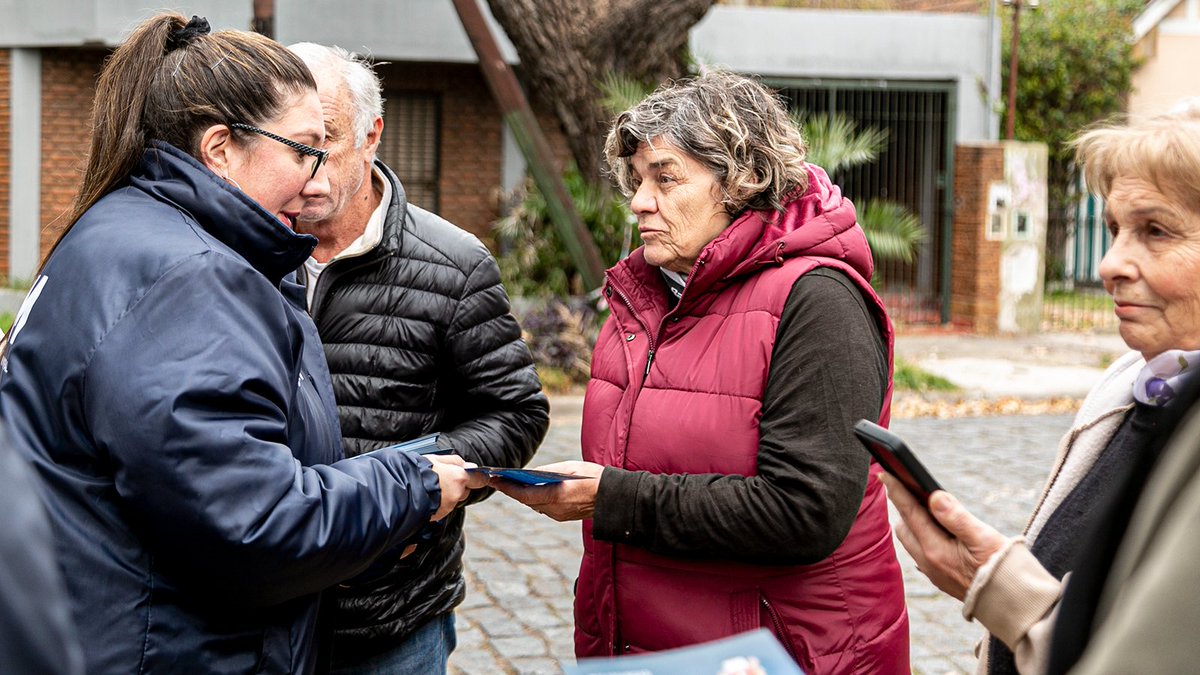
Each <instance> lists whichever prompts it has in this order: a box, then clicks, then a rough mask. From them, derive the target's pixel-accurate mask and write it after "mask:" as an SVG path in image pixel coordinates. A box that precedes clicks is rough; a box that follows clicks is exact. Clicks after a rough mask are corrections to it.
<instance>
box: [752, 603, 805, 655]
mask: <svg viewBox="0 0 1200 675" xmlns="http://www.w3.org/2000/svg"><path fill="white" fill-rule="evenodd" d="M759 602H761V603H762V606H763V609H765V610H767V616H769V617H771V624H772V625H773V626H774V627H775V635H776V636H778V637H779V642H780V643H781V644H782V645H783V648H784V649H785V650H787V653H788V656H790V657H792V660H793V661H795V662H796V663H799V661H798V660H797V659H796V651H795V649H793V648H792V640H791V638H789V637H788V634H787V631H785V630H784V627H783V619H780V618H779V615H778V614H776V613H775V608H774V607H772V606H771V603H769V602H767V598H766V597H764V596H761V595H760V596H759Z"/></svg>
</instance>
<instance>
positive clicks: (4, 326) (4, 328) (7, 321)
mask: <svg viewBox="0 0 1200 675" xmlns="http://www.w3.org/2000/svg"><path fill="white" fill-rule="evenodd" d="M16 318H17V317H15V316H13V313H12V312H0V332H4V333H7V332H8V329H9V328H12V323H13V320H14V319H16Z"/></svg>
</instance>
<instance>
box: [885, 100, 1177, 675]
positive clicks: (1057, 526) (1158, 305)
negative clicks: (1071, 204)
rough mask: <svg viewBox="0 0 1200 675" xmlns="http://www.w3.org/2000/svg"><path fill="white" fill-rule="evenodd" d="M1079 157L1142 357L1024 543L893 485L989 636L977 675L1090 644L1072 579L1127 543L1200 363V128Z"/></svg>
mask: <svg viewBox="0 0 1200 675" xmlns="http://www.w3.org/2000/svg"><path fill="white" fill-rule="evenodd" d="M1075 147H1076V150H1077V160H1078V164H1079V166H1081V167H1082V168H1083V172H1084V175H1085V176H1086V178H1087V182H1088V185H1089V186H1090V187H1091V188H1092V189H1093V190H1094V191H1096V192H1097V193H1098V194H1100V195H1101V196H1103V197H1104V198H1105V200H1106V205H1105V210H1104V217H1105V220H1106V221H1107V223H1108V229H1109V232H1110V233H1111V235H1112V246H1111V248H1110V249H1109V250H1108V252H1107V253H1106V254H1105V256H1104V260H1103V262H1102V263H1101V264H1100V276H1101V277H1102V278H1103V280H1104V288H1105V290H1107V291H1108V293H1109V294H1110V295H1112V296H1113V300H1115V302H1116V315H1117V318H1118V319H1119V320H1120V332H1121V337H1122V338H1123V339H1124V340H1125V343H1126V344H1127V345H1129V347H1130V348H1131V349H1132V350H1133V351H1132V352H1130V353H1129V354H1127V355H1126V356H1124V357H1122V358H1120V359H1118V360H1117V361H1116V362H1115V363H1113V364H1112V366H1111V367H1109V369H1108V371H1107V372H1106V373H1105V374H1104V376H1103V378H1102V379H1101V381H1100V383H1099V384H1097V385H1096V387H1094V388H1093V390H1092V391H1091V392H1090V393H1089V394H1088V397H1087V398H1086V399H1085V400H1084V402H1083V405H1082V406H1081V408H1080V410H1079V412H1078V414H1077V415H1076V417H1075V421H1074V423H1073V424H1072V426H1071V430H1070V431H1068V432H1067V434H1066V436H1064V437H1063V439H1062V442H1061V443H1060V445H1059V452H1058V458H1057V460H1056V461H1055V464H1054V469H1053V471H1052V472H1051V474H1050V478H1049V480H1048V481H1047V483H1046V485H1045V488H1044V489H1043V493H1042V496H1041V498H1040V499H1039V502H1038V506H1037V508H1036V509H1035V511H1034V513H1033V515H1032V516H1031V517H1030V520H1029V524H1028V525H1027V527H1026V529H1025V533H1024V535H1023V536H1021V537H1005V536H1003V535H1001V534H1000V533H999V532H997V531H996V530H994V529H993V528H991V527H989V526H988V525H986V524H984V523H982V522H980V521H979V520H977V519H976V518H974V517H973V516H972V515H971V514H970V513H968V512H967V511H966V509H964V508H963V507H962V505H961V504H960V503H959V502H958V501H957V500H956V499H954V498H953V497H952V496H951V495H949V494H947V493H945V492H942V491H939V492H935V493H934V494H933V496H932V497H931V498H930V500H929V511H926V510H925V509H924V508H923V507H921V506H920V505H919V504H918V503H917V502H916V500H915V499H914V498H913V496H912V495H911V494H910V493H908V492H907V491H906V490H905V489H904V488H903V487H902V486H901V485H900V484H899V483H897V482H896V481H894V480H892V479H891V478H890V477H886V476H885V477H884V482H885V483H886V484H887V488H888V494H889V496H890V497H891V499H892V501H893V502H894V503H895V504H896V507H897V508H898V510H899V513H900V515H901V517H902V518H903V519H904V525H901V526H899V527H898V528H897V533H898V535H899V537H900V540H901V542H902V543H903V544H904V547H905V548H906V549H908V551H909V553H911V554H912V556H913V558H915V559H916V561H917V565H918V568H919V569H920V570H921V571H922V572H924V573H925V575H926V576H928V577H929V578H930V580H931V581H933V583H934V584H935V585H936V586H937V587H938V588H940V589H942V590H943V591H945V592H946V593H948V594H950V595H952V596H954V597H956V598H959V599H960V600H963V601H964V606H963V614H964V616H966V617H967V618H975V619H978V620H979V621H980V623H982V624H983V625H984V627H986V628H987V629H988V631H989V632H990V636H989V638H988V639H987V640H985V642H984V643H983V646H982V649H981V653H980V656H981V660H980V668H979V670H980V671H981V672H988V673H1011V672H1022V673H1033V672H1037V673H1040V672H1046V670H1047V667H1050V671H1051V672H1065V670H1066V668H1067V667H1069V665H1070V662H1071V658H1073V657H1071V658H1068V659H1066V660H1065V661H1064V659H1063V658H1062V657H1061V654H1060V653H1059V652H1058V651H1052V650H1051V649H1050V644H1051V638H1052V636H1053V641H1054V643H1055V645H1056V648H1055V650H1058V648H1057V645H1058V644H1059V643H1060V642H1061V641H1062V640H1064V639H1065V638H1064V636H1062V635H1060V634H1061V633H1063V631H1066V632H1073V631H1078V630H1082V631H1083V632H1084V634H1085V635H1086V633H1087V630H1088V627H1089V626H1090V625H1091V624H1090V621H1077V620H1076V617H1074V616H1073V615H1072V617H1071V618H1067V617H1066V616H1063V617H1060V616H1059V613H1060V611H1061V607H1060V600H1061V598H1062V596H1063V588H1064V585H1065V584H1064V581H1063V579H1064V576H1065V575H1066V574H1067V573H1068V572H1071V571H1072V570H1075V569H1076V568H1077V567H1078V566H1080V565H1084V564H1086V565H1092V564H1093V563H1094V562H1095V561H1094V560H1091V559H1088V558H1087V557H1086V556H1088V555H1091V554H1087V553H1084V551H1086V550H1088V547H1089V546H1090V547H1091V548H1092V549H1095V548H1096V547H1097V544H1096V540H1097V539H1103V540H1109V541H1110V542H1111V543H1112V544H1113V545H1114V546H1115V543H1116V542H1117V541H1118V540H1119V539H1120V537H1121V534H1122V532H1124V529H1125V526H1126V524H1127V523H1128V518H1129V509H1128V508H1125V507H1121V506H1119V504H1120V503H1121V496H1122V495H1136V494H1137V493H1138V492H1140V490H1141V486H1142V484H1143V483H1144V481H1145V480H1146V477H1147V476H1148V475H1149V472H1150V468H1152V467H1153V466H1154V464H1155V462H1156V461H1157V458H1158V454H1159V452H1160V450H1161V448H1162V445H1163V443H1162V438H1163V436H1164V427H1165V426H1170V425H1172V424H1173V421H1174V417H1175V416H1176V415H1177V411H1173V410H1171V405H1172V401H1173V400H1174V399H1175V397H1176V395H1177V393H1178V392H1180V391H1181V389H1182V387H1183V385H1184V384H1185V382H1186V381H1187V380H1189V379H1190V378H1191V377H1192V373H1193V372H1194V371H1195V370H1196V366H1197V364H1198V363H1200V189H1198V188H1197V182H1196V177H1197V176H1200V117H1197V116H1196V115H1195V114H1193V113H1190V112H1187V111H1186V110H1185V111H1184V112H1181V113H1176V114H1172V115H1166V116H1162V117H1158V118H1153V119H1149V120H1145V121H1139V122H1134V123H1131V124H1128V125H1115V126H1106V127H1102V128H1097V129H1093V130H1091V131H1088V132H1086V133H1084V134H1083V135H1082V136H1081V137H1080V138H1078V139H1077V140H1076V141H1075ZM1126 506H1129V504H1126ZM939 523H940V525H941V527H939V526H938V524H939ZM943 528H944V529H943ZM1101 548H1103V546H1102V545H1101ZM1081 556H1083V557H1081ZM1059 619H1061V620H1059ZM1071 641H1074V642H1075V643H1076V644H1077V646H1078V642H1079V640H1078V639H1073V640H1068V642H1071ZM1052 654H1055V656H1054V657H1053V658H1052V657H1051V655H1052ZM1077 655H1078V654H1077V653H1076V654H1075V656H1077ZM1147 666H1148V667H1149V664H1147ZM1150 670H1153V668H1150ZM1147 672H1150V671H1147Z"/></svg>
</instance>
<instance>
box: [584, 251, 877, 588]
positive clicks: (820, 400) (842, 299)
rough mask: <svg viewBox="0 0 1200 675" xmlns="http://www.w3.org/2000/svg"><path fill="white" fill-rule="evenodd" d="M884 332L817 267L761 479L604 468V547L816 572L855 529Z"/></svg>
mask: <svg viewBox="0 0 1200 675" xmlns="http://www.w3.org/2000/svg"><path fill="white" fill-rule="evenodd" d="M886 382H887V351H886V347H885V345H884V342H883V338H882V335H881V331H880V329H879V326H878V325H877V323H876V321H875V319H874V318H873V317H872V316H871V314H870V312H869V311H868V309H867V305H866V302H865V301H864V300H863V298H862V295H861V294H860V292H859V291H858V289H857V287H856V286H855V285H854V284H853V283H852V282H851V281H850V280H849V279H848V278H847V277H846V276H845V275H843V274H842V273H840V272H837V271H834V270H828V269H818V270H814V271H813V272H811V273H809V274H807V275H805V276H803V277H801V278H800V280H799V281H797V282H796V285H795V286H794V287H793V288H792V292H791V294H790V295H789V296H788V300H787V303H786V305H785V306H784V311H783V315H782V317H781V318H780V323H779V328H778V332H777V336H776V341H775V348H774V353H773V355H772V358H771V369H770V373H769V375H768V380H767V386H766V392H765V394H764V396H763V410H762V419H761V421H760V423H759V430H760V434H761V440H760V445H759V453H758V475H757V476H751V477H744V476H732V475H722V474H700V475H666V474H651V473H646V472H640V471H639V472H631V471H625V470H622V469H616V468H608V469H605V471H604V475H603V477H602V478H601V480H600V488H599V491H598V493H597V495H596V511H595V517H594V521H593V525H594V529H593V533H594V536H595V537H596V538H597V539H600V540H605V541H612V542H617V543H624V544H631V545H634V546H641V547H643V548H646V549H648V550H650V551H653V552H655V553H659V554H663V555H672V556H679V557H689V558H704V559H724V560H734V561H739V562H750V563H758V564H765V565H794V564H811V563H814V562H817V561H819V560H822V559H824V558H825V557H827V556H828V555H829V554H830V553H832V552H833V551H834V550H835V549H836V548H837V547H838V546H839V545H840V544H841V542H842V540H843V539H844V538H845V536H846V534H847V533H848V532H849V531H850V527H851V525H853V523H854V519H855V517H856V515H857V513H858V508H859V505H860V503H861V502H862V497H863V493H864V491H865V490H866V484H867V467H868V465H869V463H870V460H869V458H868V455H867V452H866V450H864V449H863V448H862V446H861V445H860V444H859V442H858V440H857V439H856V438H855V436H854V433H853V431H852V427H853V426H854V423H855V422H856V421H857V420H858V419H860V418H867V419H870V420H875V419H876V418H878V416H879V410H880V406H881V404H882V401H883V393H884V391H885V388H886Z"/></svg>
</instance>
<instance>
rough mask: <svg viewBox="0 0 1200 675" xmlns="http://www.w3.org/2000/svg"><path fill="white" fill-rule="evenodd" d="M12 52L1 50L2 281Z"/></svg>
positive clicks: (4, 273)
mask: <svg viewBox="0 0 1200 675" xmlns="http://www.w3.org/2000/svg"><path fill="white" fill-rule="evenodd" d="M11 124H12V52H11V51H10V50H8V49H0V279H8V245H9V238H10V233H11V230H10V229H9V222H8V218H9V204H10V195H11V191H10V189H9V186H10V185H12V165H11V162H10V160H9V158H10V157H12V135H11V129H12V127H11Z"/></svg>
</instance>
